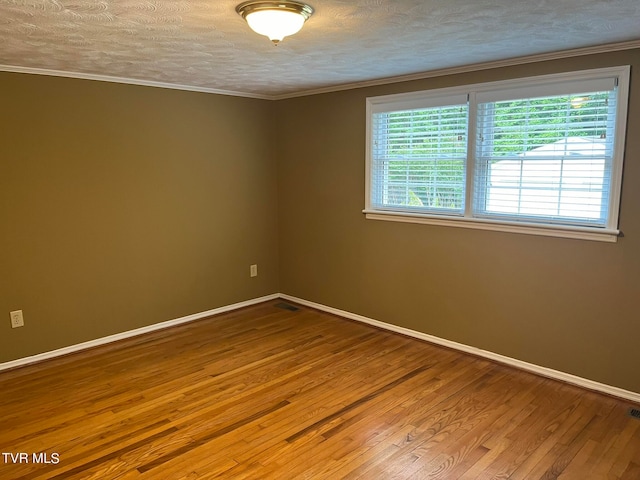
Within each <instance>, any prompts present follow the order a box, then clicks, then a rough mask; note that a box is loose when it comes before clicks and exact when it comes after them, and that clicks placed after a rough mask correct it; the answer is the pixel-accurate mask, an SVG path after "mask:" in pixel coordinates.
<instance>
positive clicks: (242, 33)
mask: <svg viewBox="0 0 640 480" xmlns="http://www.w3.org/2000/svg"><path fill="white" fill-rule="evenodd" d="M237 3H240V1H239V0H230V1H228V0H206V1H204V0H150V1H144V0H0V70H2V69H4V70H12V69H14V70H15V68H14V67H27V68H28V69H44V70H54V71H62V72H69V73H71V74H88V75H104V76H110V77H121V78H127V79H132V80H138V81H149V82H161V83H166V84H176V85H183V86H187V87H193V88H196V89H210V90H224V91H229V92H238V93H241V94H249V95H266V96H278V95H288V94H294V93H296V92H301V91H308V90H314V89H320V88H324V87H330V86H336V85H343V84H351V83H356V82H363V81H369V80H374V79H379V78H385V77H392V76H399V75H409V74H414V73H418V72H427V71H431V70H438V69H443V68H450V67H458V66H463V65H469V64H477V63H483V62H490V61H497V60H504V59H508V58H514V57H520V56H528V55H535V54H542V53H548V52H554V51H560V50H567V49H575V48H582V47H590V46H595V45H602V44H608V43H616V42H627V41H635V40H640V0H526V1H525V0H464V1H462V0H398V1H391V0H360V1H347V0H313V1H311V0H309V3H310V4H311V5H312V6H313V7H314V8H315V10H316V12H315V14H314V15H313V16H312V17H311V19H310V20H309V21H308V22H307V24H306V25H305V27H304V28H303V29H302V31H301V32H300V33H298V34H297V35H295V36H292V37H289V38H286V39H285V40H284V41H283V42H282V43H281V44H280V46H278V47H274V46H272V45H271V43H270V42H269V40H268V39H267V38H266V37H262V36H259V35H257V34H255V33H253V32H252V31H251V30H249V28H248V26H247V25H246V23H245V22H244V20H242V18H241V17H240V16H239V15H237V14H236V12H235V6H236V4H237Z"/></svg>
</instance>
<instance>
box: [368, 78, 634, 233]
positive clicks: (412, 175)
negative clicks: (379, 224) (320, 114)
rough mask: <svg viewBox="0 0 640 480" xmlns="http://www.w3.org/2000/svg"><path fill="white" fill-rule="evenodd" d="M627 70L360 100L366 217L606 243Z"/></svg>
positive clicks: (613, 210)
mask: <svg viewBox="0 0 640 480" xmlns="http://www.w3.org/2000/svg"><path fill="white" fill-rule="evenodd" d="M628 83H629V67H616V68H606V69H598V70H589V71H585V72H575V73H571V74H559V75H547V76H540V77H532V78H527V79H519V80H509V81H504V82H494V83H486V84H477V85H469V86H466V87H456V88H450V89H442V90H433V91H427V92H414V93H410V94H400V95H389V96H384V97H374V98H369V99H367V122H368V125H367V136H368V138H367V198H366V208H365V213H366V214H367V218H373V219H383V220H395V221H405V222H407V221H409V222H420V223H431V224H439V225H453V226H463V227H469V228H482V229H495V230H503V231H511V232H520V233H533V234H541V235H553V236H567V237H572V238H586V239H592V240H604V241H615V240H616V238H617V235H618V234H619V231H618V230H617V228H618V209H619V201H620V184H621V180H622V159H623V149H624V130H625V124H626V106H627V97H628Z"/></svg>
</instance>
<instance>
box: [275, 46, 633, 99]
mask: <svg viewBox="0 0 640 480" xmlns="http://www.w3.org/2000/svg"><path fill="white" fill-rule="evenodd" d="M635 48H640V40H631V41H628V42H619V43H608V44H604V45H596V46H592V47H582V48H574V49H571V50H559V51H556V52H550V53H539V54H535V55H527V56H524V57H513V58H508V59H505V60H495V61H491V62H481V63H472V64H468V65H461V66H459V67H450V68H441V69H438V70H429V71H426V72H420V73H412V74H408V75H399V76H394V77H384V78H379V79H376V80H367V81H363V82H354V83H345V84H342V85H334V86H331V87H322V88H317V89H312V90H302V91H299V92H292V93H285V94H282V95H273V96H271V97H270V98H271V99H272V100H285V99H287V98H295V97H306V96H309V95H319V94H322V93H332V92H339V91H342V90H353V89H356V88H364V87H375V86H379V85H388V84H392V83H400V82H410V81H412V80H424V79H427V78H434V77H443V76H446V75H455V74H459V73H469V72H476V71H478V70H490V69H492V68H501V67H512V66H515V65H524V64H527V63H536V62H544V61H548V60H559V59H563V58H570V57H580V56H582V55H595V54H598V53H610V52H617V51H621V50H633V49H635Z"/></svg>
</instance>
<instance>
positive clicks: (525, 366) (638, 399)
mask: <svg viewBox="0 0 640 480" xmlns="http://www.w3.org/2000/svg"><path fill="white" fill-rule="evenodd" d="M280 297H281V298H283V299H285V300H289V301H291V302H295V303H299V304H300V305H305V306H307V307H311V308H315V309H317V310H321V311H323V312H327V313H332V314H334V315H338V316H340V317H344V318H348V319H350V320H355V321H357V322H362V323H367V324H369V325H373V326H375V327H378V328H382V329H384V330H390V331H392V332H396V333H401V334H403V335H407V336H409V337H414V338H418V339H420V340H425V341H427V342H430V343H434V344H436V345H442V346H443V347H448V348H452V349H454V350H459V351H461V352H465V353H470V354H472V355H477V356H479V357H483V358H487V359H489V360H493V361H495V362H499V363H503V364H506V365H510V366H512V367H515V368H519V369H521V370H526V371H528V372H532V373H535V374H537V375H541V376H543V377H548V378H553V379H555V380H560V381H562V382H566V383H570V384H572V385H577V386H578V387H582V388H586V389H588V390H594V391H596V392H601V393H605V394H607V395H612V396H614V397H618V398H623V399H625V400H630V401H632V402H635V403H640V393H637V392H631V391H629V390H624V389H622V388H618V387H614V386H611V385H606V384H604V383H599V382H595V381H593V380H589V379H587V378H582V377H578V376H576V375H572V374H570V373H565V372H560V371H558V370H553V369H551V368H547V367H541V366H539V365H535V364H533V363H528V362H523V361H522V360H518V359H515V358H511V357H506V356H504V355H500V354H498V353H493V352H489V351H487V350H482V349H480V348H476V347H471V346H469V345H465V344H463V343H458V342H452V341H451V340H446V339H444V338H440V337H436V336H434V335H429V334H426V333H422V332H417V331H415V330H411V329H408V328H404V327H399V326H397V325H392V324H390V323H385V322H381V321H379V320H373V319H372V318H368V317H364V316H362V315H358V314H357V313H351V312H347V311H344V310H339V309H337V308H333V307H328V306H326V305H322V304H320V303H315V302H310V301H308V300H304V299H302V298H298V297H294V296H291V295H286V294H280Z"/></svg>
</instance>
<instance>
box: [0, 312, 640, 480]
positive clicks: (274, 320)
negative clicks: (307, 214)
mask: <svg viewBox="0 0 640 480" xmlns="http://www.w3.org/2000/svg"><path fill="white" fill-rule="evenodd" d="M278 303H279V301H272V302H267V303H263V304H260V305H256V306H253V307H249V308H245V309H242V310H237V311H234V312H230V313H227V314H223V315H220V316H216V317H212V318H210V319H205V320H201V321H197V322H193V323H190V324H186V325H182V326H179V327H175V328H171V329H167V330H163V331H159V332H154V333H151V334H148V335H145V336H141V337H136V338H133V339H129V340H125V341H122V342H119V343H116V344H112V345H108V346H104V347H100V348H96V349H93V350H89V351H85V352H81V353H78V354H74V355H70V356H67V357H63V358H59V359H55V360H51V361H47V362H43V363H41V364H37V365H31V366H28V367H24V368H21V369H16V370H13V371H8V372H3V373H0V412H1V413H0V414H1V419H2V420H1V422H2V423H1V424H0V452H2V456H0V479H3V480H4V479H25V480H30V479H65V480H69V479H101V480H105V479H106V480H111V479H122V480H151V479H154V480H155V479H162V480H167V479H211V478H224V479H227V478H229V479H234V480H235V479H278V480H281V479H295V478H300V479H342V478H346V479H356V478H362V479H385V480H386V479H447V480H449V479H486V480H489V479H514V480H515V479H527V480H537V479H576V480H591V479H596V480H597V479H607V480H609V479H624V480H638V479H640V420H638V419H635V418H632V417H631V416H629V415H628V411H629V408H630V407H632V406H633V405H631V404H629V403H628V402H624V401H622V400H618V399H614V398H610V397H607V396H604V395H600V394H597V393H593V392H589V391H585V390H582V389H579V388H576V387H573V386H570V385H565V384H562V383H559V382H556V381H553V380H549V379H545V378H541V377H537V376H535V375H531V374H528V373H525V372H522V371H518V370H515V369H512V368H510V367H506V366H503V365H499V364H495V363H492V362H490V361H487V360H484V359H480V358H475V357H473V356H468V355H464V354H461V353H459V352H455V351H452V350H447V349H444V348H441V347H437V346H433V345H430V344H428V343H424V342H421V341H418V340H415V339H411V338H406V337H403V336H400V335H397V334H393V333H390V332H385V331H381V330H377V329H374V328H372V327H369V326H367V325H361V324H358V323H354V322H351V321H348V320H345V319H341V318H338V317H335V316H332V315H328V314H325V313H321V312H317V311H315V310H312V309H307V308H304V307H300V309H299V310H297V311H289V310H286V309H282V308H279V307H278V306H277V304H278ZM635 407H636V408H637V406H635ZM9 453H11V454H14V457H11V456H8V454H9ZM20 453H24V454H26V458H22V459H23V460H25V459H26V460H27V461H23V462H22V463H20V462H18V461H17V460H19V459H20V456H19V455H18V454H20ZM34 454H36V457H35V458H34ZM37 454H46V457H45V456H43V455H41V456H39V457H38V456H37ZM36 460H37V461H39V462H37V463H36V462H35V461H36ZM45 460H47V461H49V462H51V463H44V462H45Z"/></svg>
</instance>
